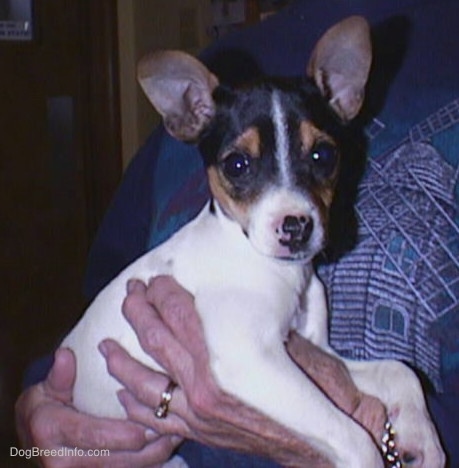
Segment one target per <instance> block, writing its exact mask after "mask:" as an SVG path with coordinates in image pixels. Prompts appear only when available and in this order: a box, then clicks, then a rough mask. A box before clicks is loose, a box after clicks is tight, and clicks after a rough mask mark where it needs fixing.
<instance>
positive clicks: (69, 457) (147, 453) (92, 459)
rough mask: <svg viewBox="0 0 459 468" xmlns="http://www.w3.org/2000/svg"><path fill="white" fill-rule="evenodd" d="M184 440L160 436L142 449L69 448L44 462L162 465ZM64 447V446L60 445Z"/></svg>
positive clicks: (76, 466)
mask: <svg viewBox="0 0 459 468" xmlns="http://www.w3.org/2000/svg"><path fill="white" fill-rule="evenodd" d="M181 441H182V439H181V438H177V437H175V436H170V435H166V436H160V437H158V438H156V439H155V441H153V442H150V443H148V444H147V445H145V447H143V448H142V449H140V450H135V451H130V450H122V451H113V450H108V449H107V451H106V452H101V453H98V454H97V455H95V454H94V452H92V454H91V455H93V456H89V455H88V453H87V452H86V451H84V450H82V449H78V448H77V449H75V448H74V447H70V448H68V449H67V450H68V452H67V453H66V456H65V457H53V458H52V459H50V457H47V458H46V460H43V459H42V462H43V464H44V465H46V466H62V467H66V468H81V467H85V468H105V467H110V468H124V467H127V466H136V467H151V468H154V467H158V468H159V467H162V466H163V464H164V463H165V462H166V461H168V460H169V459H170V458H171V455H172V453H173V451H174V450H175V448H176V447H177V446H178V445H179V444H180V442H181ZM59 448H62V447H59Z"/></svg>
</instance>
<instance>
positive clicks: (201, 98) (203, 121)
mask: <svg viewBox="0 0 459 468" xmlns="http://www.w3.org/2000/svg"><path fill="white" fill-rule="evenodd" d="M138 78H139V81H140V84H141V86H142V88H143V90H144V91H145V93H146V95H147V97H148V98H149V100H150V101H151V103H152V104H153V106H154V107H155V108H156V110H157V111H158V112H159V113H160V114H161V116H162V117H163V119H164V123H165V125H166V128H167V129H168V131H169V133H170V134H171V135H172V136H173V137H175V138H177V139H180V140H184V141H194V140H196V139H197V138H198V137H199V134H200V133H201V132H202V130H203V129H204V128H205V126H206V125H208V123H209V121H210V120H211V118H212V117H213V115H214V113H215V105H214V102H213V99H212V92H213V90H214V89H215V87H216V86H218V79H217V78H216V77H215V76H214V75H213V74H212V73H211V72H210V71H209V70H207V68H206V67H205V66H204V65H203V64H202V63H201V62H199V61H198V60H197V59H196V58H194V57H192V56H190V55H188V54H186V53H184V52H178V51H161V52H157V53H153V54H150V55H147V56H146V57H145V58H144V59H142V60H141V62H140V64H139V67H138Z"/></svg>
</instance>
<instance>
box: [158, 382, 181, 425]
mask: <svg viewBox="0 0 459 468" xmlns="http://www.w3.org/2000/svg"><path fill="white" fill-rule="evenodd" d="M176 386H177V384H176V383H175V382H172V380H169V383H168V384H167V387H166V389H165V390H164V392H163V393H161V400H160V402H159V405H158V406H157V407H156V408H155V410H154V412H155V416H156V417H157V418H158V419H164V418H165V417H166V416H167V413H168V412H169V404H170V402H171V400H172V392H173V391H174V389H175V387H176Z"/></svg>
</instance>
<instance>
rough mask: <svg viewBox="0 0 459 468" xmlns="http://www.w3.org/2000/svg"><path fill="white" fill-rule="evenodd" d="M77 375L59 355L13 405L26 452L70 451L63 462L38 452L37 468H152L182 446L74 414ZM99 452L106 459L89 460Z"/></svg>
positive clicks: (64, 354)
mask: <svg viewBox="0 0 459 468" xmlns="http://www.w3.org/2000/svg"><path fill="white" fill-rule="evenodd" d="M75 372H76V363H75V357H74V355H73V353H72V352H71V351H70V350H69V349H64V348H61V349H58V350H57V351H56V354H55V361H54V365H53V367H52V369H51V371H50V372H49V374H48V377H47V378H46V380H45V381H43V382H41V383H39V384H37V385H34V386H33V387H30V388H29V389H27V390H26V391H25V392H23V393H22V395H21V396H20V397H19V399H18V401H17V402H16V428H17V431H18V435H19V438H20V441H21V443H22V446H23V447H24V448H26V449H32V448H35V447H38V448H40V449H43V450H59V449H63V448H68V449H69V450H67V451H66V455H67V456H64V457H63V456H60V454H59V452H57V454H59V455H57V456H45V454H44V453H43V452H42V453H41V456H39V457H38V459H37V461H38V462H39V463H40V465H42V466H45V467H77V466H78V467H81V466H84V467H87V468H90V467H101V466H110V467H116V466H120V467H123V466H150V467H153V466H161V465H162V463H163V462H164V461H166V460H167V459H168V458H169V457H170V454H171V453H172V451H173V449H174V448H175V447H176V445H177V444H178V443H179V442H180V439H179V438H177V437H174V436H171V435H161V436H160V435H158V434H156V433H154V432H153V431H151V430H147V431H146V430H145V427H144V426H141V425H140V424H136V423H134V422H132V421H127V420H126V421H123V420H114V419H104V418H96V417H93V416H88V415H86V414H82V413H80V412H78V411H77V410H76V409H75V408H74V407H73V406H72V392H73V384H74V381H75ZM99 450H108V451H109V455H108V453H107V452H105V455H104V456H98V457H96V456H89V455H90V454H92V455H95V454H96V453H97V451H99ZM89 451H91V452H89ZM88 452H89V453H88ZM62 453H63V450H61V454H62ZM99 453H100V452H99ZM69 454H70V455H69Z"/></svg>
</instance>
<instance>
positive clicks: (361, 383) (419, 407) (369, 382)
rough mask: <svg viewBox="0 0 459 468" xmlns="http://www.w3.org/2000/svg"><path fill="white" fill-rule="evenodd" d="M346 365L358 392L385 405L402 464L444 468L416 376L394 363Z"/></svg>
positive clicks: (403, 366)
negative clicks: (373, 397) (366, 394)
mask: <svg viewBox="0 0 459 468" xmlns="http://www.w3.org/2000/svg"><path fill="white" fill-rule="evenodd" d="M344 363H345V364H346V366H347V368H348V369H349V372H350V374H351V376H352V378H353V380H354V382H355V384H356V385H357V386H358V387H359V389H360V390H362V391H363V392H365V393H368V394H370V395H373V396H376V397H377V398H379V399H380V400H381V401H382V402H383V403H384V404H385V406H386V408H387V411H388V414H389V419H390V421H391V423H392V424H393V426H394V429H395V433H396V444H397V449H398V452H399V453H400V456H401V459H402V461H403V462H405V463H406V464H408V465H409V466H410V467H416V468H421V467H422V468H441V467H443V466H445V455H444V452H443V450H442V448H441V444H440V441H439V438H438V435H437V432H436V430H435V427H434V424H433V422H432V420H431V419H430V416H429V413H428V410H427V407H426V403H425V399H424V394H423V391H422V388H421V385H420V383H419V380H418V378H417V376H416V375H415V374H414V372H413V371H412V370H411V369H409V368H408V367H407V366H406V365H404V364H402V363H400V362H397V361H391V360H383V361H370V362H363V361H350V360H344Z"/></svg>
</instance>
